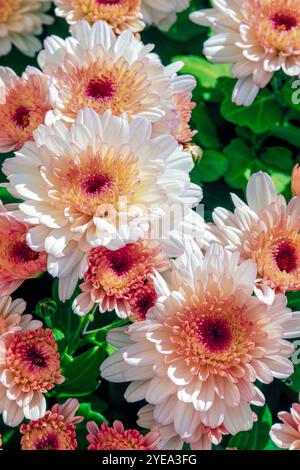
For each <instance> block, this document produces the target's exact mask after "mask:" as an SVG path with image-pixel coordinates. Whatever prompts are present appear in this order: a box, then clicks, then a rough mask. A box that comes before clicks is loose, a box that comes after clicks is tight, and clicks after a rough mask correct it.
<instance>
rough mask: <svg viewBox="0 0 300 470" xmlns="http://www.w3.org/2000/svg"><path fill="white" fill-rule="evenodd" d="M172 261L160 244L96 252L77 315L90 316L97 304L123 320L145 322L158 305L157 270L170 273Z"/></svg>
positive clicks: (90, 258)
mask: <svg viewBox="0 0 300 470" xmlns="http://www.w3.org/2000/svg"><path fill="white" fill-rule="evenodd" d="M168 267H169V261H168V259H167V257H166V256H165V255H164V253H163V251H162V247H161V246H160V244H159V243H154V242H145V241H139V242H136V243H129V244H128V245H126V246H124V247H122V248H119V249H118V250H115V251H111V250H108V249H107V248H105V247H99V248H94V249H92V250H91V251H90V253H89V255H88V269H87V271H86V272H85V274H84V282H83V284H81V286H80V288H81V290H82V294H80V295H79V296H78V297H77V299H75V301H74V305H73V308H74V311H75V312H76V313H78V314H80V315H84V314H87V313H88V312H89V311H90V310H91V309H92V307H93V305H94V303H97V304H98V305H99V310H100V312H107V311H110V310H114V309H115V310H116V313H117V315H118V316H120V317H121V318H126V317H132V318H133V319H134V320H139V319H143V320H144V319H145V317H146V314H147V312H148V310H149V309H150V308H151V307H152V306H153V305H154V304H155V301H156V298H157V296H156V292H155V289H154V286H153V282H152V276H153V275H154V270H157V271H164V270H166V269H168Z"/></svg>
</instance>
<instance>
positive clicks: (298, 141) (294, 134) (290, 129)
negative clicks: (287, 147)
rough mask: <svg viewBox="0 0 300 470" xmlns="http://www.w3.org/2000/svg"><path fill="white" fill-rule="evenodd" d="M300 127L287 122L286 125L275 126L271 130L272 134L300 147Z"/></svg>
mask: <svg viewBox="0 0 300 470" xmlns="http://www.w3.org/2000/svg"><path fill="white" fill-rule="evenodd" d="M299 132H300V130H299V127H296V126H293V125H292V124H286V125H285V126H278V127H275V128H274V129H272V130H271V131H270V136H273V137H278V138H279V139H282V140H285V141H286V142H288V143H289V144H292V145H294V146H295V147H297V148H300V137H299Z"/></svg>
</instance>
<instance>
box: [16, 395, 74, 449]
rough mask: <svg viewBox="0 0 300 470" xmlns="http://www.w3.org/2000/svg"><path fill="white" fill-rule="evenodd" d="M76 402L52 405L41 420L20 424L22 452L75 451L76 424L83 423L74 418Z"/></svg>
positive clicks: (70, 400) (70, 399) (69, 401)
mask: <svg viewBox="0 0 300 470" xmlns="http://www.w3.org/2000/svg"><path fill="white" fill-rule="evenodd" d="M78 408H79V402H78V400H75V399H72V398H69V399H68V400H67V401H66V402H65V403H64V404H63V405H58V404H57V405H54V406H52V408H51V410H50V411H47V412H46V414H45V416H44V417H43V418H40V419H38V420H37V421H30V423H29V424H22V426H21V428H20V432H21V434H23V436H22V439H21V449H22V450H76V449H77V440H76V424H78V423H81V421H83V417H82V416H75V415H76V412H77V410H78Z"/></svg>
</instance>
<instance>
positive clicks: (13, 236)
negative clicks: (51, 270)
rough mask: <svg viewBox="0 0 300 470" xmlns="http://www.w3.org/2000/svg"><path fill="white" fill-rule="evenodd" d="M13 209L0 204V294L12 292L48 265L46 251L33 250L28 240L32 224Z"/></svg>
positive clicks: (4, 294) (44, 269)
mask: <svg viewBox="0 0 300 470" xmlns="http://www.w3.org/2000/svg"><path fill="white" fill-rule="evenodd" d="M13 207H14V206H13ZM10 208H11V207H10V206H4V205H3V204H1V203H0V296H6V295H10V294H11V293H12V292H14V291H15V290H16V289H17V288H18V287H19V286H20V285H21V284H22V283H23V282H24V281H25V280H26V279H30V278H34V277H36V276H38V275H39V274H40V273H41V272H43V271H46V268H47V255H46V253H44V252H41V253H37V252H35V251H32V249H31V248H30V247H29V246H28V243H27V242H26V236H27V233H28V230H29V225H28V224H26V223H24V222H22V221H21V220H19V215H18V213H17V211H15V210H10Z"/></svg>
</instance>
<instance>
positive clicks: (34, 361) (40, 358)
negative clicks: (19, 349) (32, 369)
mask: <svg viewBox="0 0 300 470" xmlns="http://www.w3.org/2000/svg"><path fill="white" fill-rule="evenodd" d="M23 357H24V359H25V360H26V361H28V362H29V363H30V364H31V365H32V366H36V367H40V368H42V369H44V368H45V367H46V366H47V357H46V356H45V354H44V353H43V352H42V351H40V350H39V349H38V348H37V347H35V346H30V347H29V348H27V349H25V350H24V352H23Z"/></svg>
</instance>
